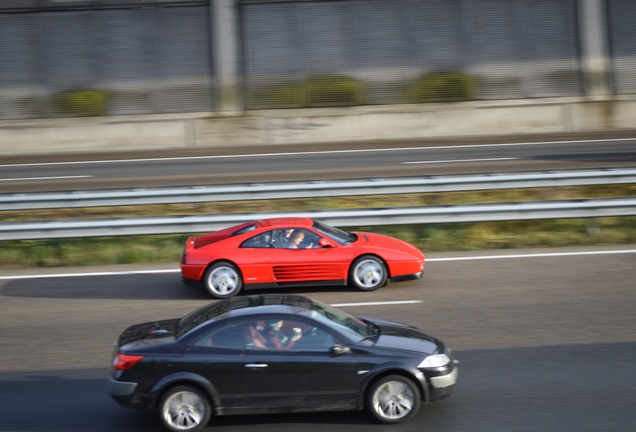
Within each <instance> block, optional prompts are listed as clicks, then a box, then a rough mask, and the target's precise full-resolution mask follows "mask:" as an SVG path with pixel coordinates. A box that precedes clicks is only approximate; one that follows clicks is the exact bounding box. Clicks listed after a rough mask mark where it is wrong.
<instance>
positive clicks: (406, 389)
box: [367, 375, 421, 423]
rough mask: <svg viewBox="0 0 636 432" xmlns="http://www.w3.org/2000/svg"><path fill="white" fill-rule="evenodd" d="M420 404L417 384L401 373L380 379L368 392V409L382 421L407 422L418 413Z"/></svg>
mask: <svg viewBox="0 0 636 432" xmlns="http://www.w3.org/2000/svg"><path fill="white" fill-rule="evenodd" d="M420 404H421V398H420V391H419V389H418V387H417V385H416V384H415V383H414V382H413V381H412V380H410V379H408V378H406V377H403V376H401V375H389V376H386V377H384V378H381V379H379V380H378V381H376V382H375V383H374V384H373V385H372V386H371V388H370V389H369V392H368V394H367V409H368V410H369V412H370V413H371V415H372V416H373V417H375V419H376V420H378V421H380V422H382V423H402V422H405V421H407V420H408V419H410V418H411V417H413V416H414V415H415V414H416V413H417V411H418V409H419V407H420Z"/></svg>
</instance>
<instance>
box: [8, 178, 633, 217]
mask: <svg viewBox="0 0 636 432" xmlns="http://www.w3.org/2000/svg"><path fill="white" fill-rule="evenodd" d="M620 183H623V184H625V183H636V169H602V170H598V169H597V170H569V171H560V172H531V173H523V174H519V173H517V174H487V175H484V174H481V175H461V176H424V177H408V178H392V179H363V180H347V181H320V182H318V181H314V182H304V183H302V182H295V183H268V184H245V185H233V186H192V187H181V188H161V189H159V188H157V189H155V188H147V189H129V190H110V191H97V192H96V191H91V192H87V191H75V192H64V193H39V194H9V195H0V210H4V211H8V210H35V209H53V208H78V207H102V206H129V205H149V204H176V203H195V202H221V201H247V200H265V199H283V198H317V197H330V196H361V195H385V194H407V193H426V192H458V191H471V190H485V189H512V188H537V187H554V186H581V185H601V184H620Z"/></svg>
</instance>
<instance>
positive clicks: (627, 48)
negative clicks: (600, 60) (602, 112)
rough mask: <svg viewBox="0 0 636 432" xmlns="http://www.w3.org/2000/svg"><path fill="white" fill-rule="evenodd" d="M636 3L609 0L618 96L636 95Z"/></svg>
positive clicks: (611, 52)
mask: <svg viewBox="0 0 636 432" xmlns="http://www.w3.org/2000/svg"><path fill="white" fill-rule="evenodd" d="M635 24H636V2H635V1H633V0H609V13H608V27H609V29H610V55H611V59H612V77H613V83H614V91H615V93H616V94H633V93H636V43H635V42H634V41H636V25H635Z"/></svg>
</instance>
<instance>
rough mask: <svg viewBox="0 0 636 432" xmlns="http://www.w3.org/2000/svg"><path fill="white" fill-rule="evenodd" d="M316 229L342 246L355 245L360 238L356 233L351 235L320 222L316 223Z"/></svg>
mask: <svg viewBox="0 0 636 432" xmlns="http://www.w3.org/2000/svg"><path fill="white" fill-rule="evenodd" d="M314 229H315V230H316V231H319V232H320V233H321V234H324V235H326V236H327V237H329V238H330V239H332V240H334V241H335V242H337V243H338V244H339V245H341V246H345V245H348V244H350V243H353V242H355V241H356V240H357V239H358V236H357V235H355V234H354V233H350V232H348V231H344V230H341V229H338V228H335V227H332V226H331V225H327V224H325V223H322V222H318V221H314Z"/></svg>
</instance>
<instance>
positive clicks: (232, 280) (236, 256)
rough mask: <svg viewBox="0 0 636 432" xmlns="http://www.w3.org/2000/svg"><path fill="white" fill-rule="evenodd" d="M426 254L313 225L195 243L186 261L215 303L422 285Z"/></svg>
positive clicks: (300, 222)
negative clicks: (271, 291) (304, 291)
mask: <svg viewBox="0 0 636 432" xmlns="http://www.w3.org/2000/svg"><path fill="white" fill-rule="evenodd" d="M423 271H424V254H423V253H422V251H420V250H419V249H418V248H416V247H415V246H413V245H411V244H409V243H406V242H404V241H402V240H398V239H395V238H392V237H388V236H385V235H380V234H373V233H368V232H347V231H343V230H340V229H338V228H334V227H332V226H329V225H327V224H324V223H322V222H319V221H317V220H313V219H309V218H273V219H263V220H258V221H254V222H247V223H243V224H240V225H237V226H233V227H230V228H226V229H224V230H221V231H216V232H213V233H210V234H206V235H203V236H200V237H190V238H189V239H188V241H187V242H186V246H185V250H184V251H183V256H182V258H181V276H182V279H183V281H184V282H185V283H186V284H188V285H192V284H194V285H199V284H201V283H202V284H203V285H204V286H205V288H206V289H207V290H208V292H209V293H210V294H211V295H212V296H213V297H215V298H219V299H224V298H229V297H232V296H234V295H236V294H238V293H239V292H240V291H241V290H242V289H245V290H248V289H256V288H277V287H285V286H307V285H311V286H319V285H343V286H345V285H352V286H354V287H355V288H357V289H359V290H361V291H373V290H375V289H378V288H380V287H381V286H384V285H385V284H386V281H387V279H390V280H391V282H399V281H404V280H412V279H419V278H421V277H422V272H423Z"/></svg>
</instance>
